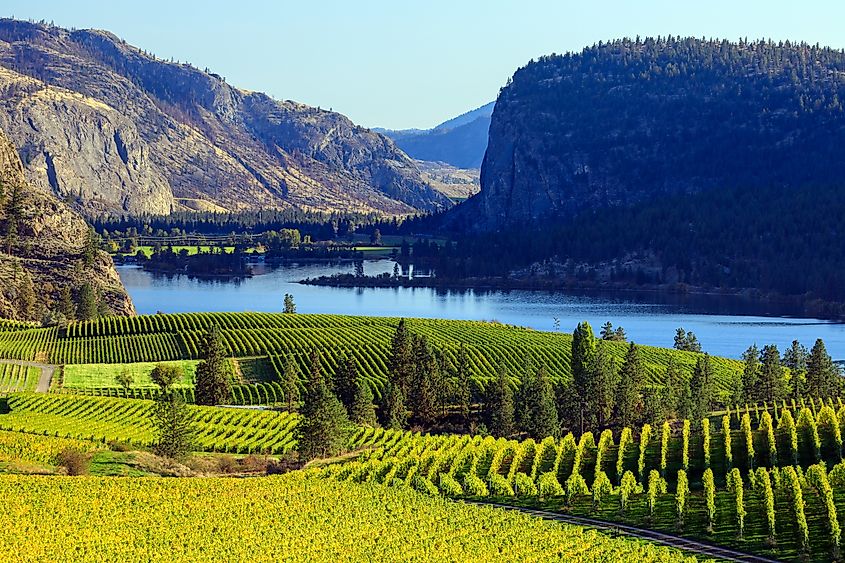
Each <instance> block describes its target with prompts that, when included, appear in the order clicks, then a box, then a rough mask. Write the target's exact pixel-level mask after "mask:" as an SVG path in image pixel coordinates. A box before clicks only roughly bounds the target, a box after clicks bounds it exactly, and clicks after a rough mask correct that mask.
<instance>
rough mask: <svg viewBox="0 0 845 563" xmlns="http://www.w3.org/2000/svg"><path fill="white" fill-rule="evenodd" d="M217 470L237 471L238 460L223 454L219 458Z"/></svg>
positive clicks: (222, 471) (224, 471)
mask: <svg viewBox="0 0 845 563" xmlns="http://www.w3.org/2000/svg"><path fill="white" fill-rule="evenodd" d="M217 470H218V471H220V473H237V471H238V460H236V459H235V458H234V457H232V456H230V455H222V456H220V457H219V458H218V459H217Z"/></svg>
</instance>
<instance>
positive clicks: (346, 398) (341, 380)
mask: <svg viewBox="0 0 845 563" xmlns="http://www.w3.org/2000/svg"><path fill="white" fill-rule="evenodd" d="M359 377H360V376H359V374H358V364H357V362H356V361H355V356H354V354H348V355H347V356H346V357H345V358H344V359H343V360H342V361H341V362H340V366H339V369H338V370H337V377H336V378H335V379H336V381H335V386H336V387H337V395H338V398H339V399H340V402H341V403H343V406H344V407H346V409H347V410H349V411H350V412H351V409H352V402H353V400H354V398H355V390H356V389H357V387H358V379H359Z"/></svg>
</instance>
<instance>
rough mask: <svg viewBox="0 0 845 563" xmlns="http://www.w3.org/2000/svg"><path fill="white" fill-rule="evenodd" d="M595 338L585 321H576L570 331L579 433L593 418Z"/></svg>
mask: <svg viewBox="0 0 845 563" xmlns="http://www.w3.org/2000/svg"><path fill="white" fill-rule="evenodd" d="M595 355H596V338H595V336H593V328H592V327H591V326H590V323H588V322H587V321H584V322H581V323H578V326H577V327H575V331H574V332H573V333H572V354H571V365H572V384H573V386H574V387H573V389H574V391H575V393H576V397H577V400H578V404H577V405H576V409H577V412H578V423H579V426H580V429H581V433H583V432H584V430H585V429H586V428H587V427H588V426H590V423H591V422H592V421H593V419H594V412H593V408H592V407H593V404H592V399H593V397H594V390H595V381H594V376H595V369H594V367H595Z"/></svg>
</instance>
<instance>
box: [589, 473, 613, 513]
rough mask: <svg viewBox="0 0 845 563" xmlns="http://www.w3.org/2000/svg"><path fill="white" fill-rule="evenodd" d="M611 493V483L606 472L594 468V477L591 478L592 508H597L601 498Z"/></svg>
mask: <svg viewBox="0 0 845 563" xmlns="http://www.w3.org/2000/svg"><path fill="white" fill-rule="evenodd" d="M612 493H613V485H611V484H610V479H608V478H607V473H605V472H604V471H602V470H600V469H598V470H596V478H595V479H593V510H594V511H595V510H598V509H599V507H600V506H601V501H602V499H604V498H605V497H606V496H607V495H610V494H612Z"/></svg>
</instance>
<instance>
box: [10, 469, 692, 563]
mask: <svg viewBox="0 0 845 563" xmlns="http://www.w3.org/2000/svg"><path fill="white" fill-rule="evenodd" d="M0 489H2V490H3V491H4V492H5V493H6V495H8V496H9V497H10V498H14V499H16V501H17V502H13V503H10V504H9V505H8V506H7V509H6V510H4V511H2V513H0V526H3V528H4V530H6V532H5V533H4V536H3V544H4V546H5V549H6V551H7V552H8V553H14V554H15V559H16V561H21V562H29V561H45V560H48V561H55V560H63V559H64V558H65V557H66V554H68V553H71V554H74V557H75V558H77V559H79V560H97V561H136V560H138V561H141V560H143V561H173V562H182V561H191V562H194V561H211V560H219V558H220V554H225V559H226V560H229V561H253V560H257V559H260V560H262V561H300V560H301V561H305V560H308V561H373V562H390V563H392V562H394V561H431V562H435V563H437V562H441V561H443V562H447V561H448V562H461V563H462V562H465V561H466V562H470V561H495V560H499V559H501V557H502V554H503V553H507V559H508V560H513V561H544V560H549V559H554V560H556V561H562V562H567V561H573V562H574V561H585V560H590V561H610V560H629V561H642V562H645V563H649V562H653V563H658V562H660V563H663V562H666V563H673V562H675V561H683V560H685V557H684V556H682V555H681V554H680V553H679V552H677V551H674V550H670V549H667V548H663V547H655V546H653V545H650V544H647V543H644V542H640V541H635V540H629V539H621V538H611V537H609V536H607V535H604V534H601V533H599V532H596V531H590V530H585V529H583V528H579V527H577V526H569V525H560V524H557V523H553V522H547V521H544V520H539V519H533V518H531V517H530V516H526V515H523V514H518V513H513V512H505V511H501V510H496V509H492V508H488V507H477V506H468V505H462V504H458V503H452V502H446V501H443V500H441V499H437V498H431V497H428V496H425V495H421V494H419V493H417V492H415V491H412V490H410V489H407V488H402V489H398V488H389V487H382V486H360V485H355V484H352V483H339V482H335V481H330V480H321V479H317V478H315V477H314V476H313V475H312V474H310V473H303V472H294V473H289V474H287V475H283V476H275V477H261V478H254V479H227V478H207V479H162V478H146V479H126V478H90V477H89V478H85V477H82V478H61V477H56V478H50V479H39V478H33V477H25V476H0ZM104 499H108V501H107V502H104ZM279 515H282V516H279ZM139 530H141V531H144V530H157V532H156V533H151V534H146V535H145V536H144V540H143V542H141V541H139V540H137V539H134V538H136V536H137V534H138V533H139ZM221 530H224V531H225V533H221ZM92 538H94V539H95V541H92ZM235 538H237V541H235ZM257 554H260V555H257ZM585 557H586V558H588V559H585Z"/></svg>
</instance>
